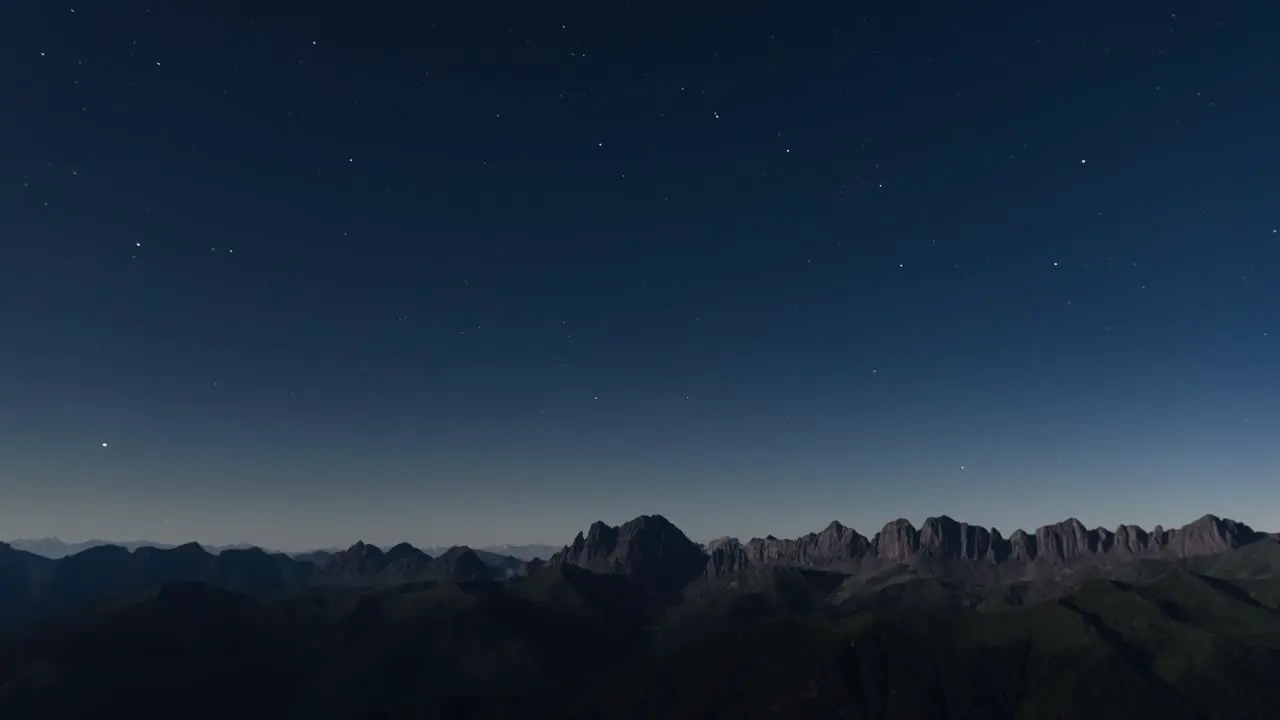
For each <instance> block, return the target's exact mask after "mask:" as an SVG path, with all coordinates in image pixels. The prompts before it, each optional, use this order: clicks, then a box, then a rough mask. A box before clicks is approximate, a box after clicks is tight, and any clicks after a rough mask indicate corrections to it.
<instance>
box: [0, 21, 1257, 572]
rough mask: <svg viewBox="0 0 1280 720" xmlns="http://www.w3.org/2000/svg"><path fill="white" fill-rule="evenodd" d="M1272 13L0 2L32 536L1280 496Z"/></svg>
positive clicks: (1158, 503) (736, 520) (573, 522)
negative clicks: (0, 3) (649, 514)
mask: <svg viewBox="0 0 1280 720" xmlns="http://www.w3.org/2000/svg"><path fill="white" fill-rule="evenodd" d="M1272 5H1273V3H1261V2H1255V3H1229V2H1228V3H1211V4H1206V3H1202V2H1176V1H1175V2H1165V3H1158V4H1152V3H1100V2H1099V3H1090V2H1085V3H1075V4H1072V6H1071V9H1070V10H1066V9H1064V8H1062V7H1058V6H1052V7H1051V6H1050V5H1048V4H1044V3H1013V2H994V3H956V2H940V1H924V0H920V1H916V2H895V3H819V4H813V5H805V4H797V3H776V2H774V3H771V2H733V3H729V2H720V1H716V2H707V3H679V4H676V3H663V2H657V3H623V2H599V1H598V0H597V1H596V2H592V3H551V4H546V3H515V2H505V1H504V2H498V3H489V4H477V3H448V4H445V5H444V6H441V5H440V4H439V3H400V4H391V5H387V6H384V7H381V8H377V9H375V8H372V7H366V6H360V7H358V8H357V7H356V6H352V5H350V4H341V5H339V4H337V3H327V2H321V3H289V2H283V1H282V0H260V1H257V2H252V3H249V2H243V3H241V2H232V3H228V2H214V0H184V2H181V3H178V2H158V1H157V2H151V3H149V4H148V3H139V2H136V1H135V0H110V2H108V1H107V0H94V1H86V2H79V3H77V2H72V1H71V0H68V1H67V2H64V3H51V2H44V1H37V0H12V1H11V2H6V3H5V4H4V8H3V10H0V250H2V251H3V252H2V254H0V537H3V538H14V537H21V536H46V535H57V536H59V537H62V538H63V539H66V540H81V539H86V538H91V537H106V538H111V539H133V538H147V539H151V540H157V541H166V542H180V541H186V540H198V541H202V542H240V541H246V542H256V543H261V544H264V545H267V546H271V547H277V548H287V549H295V548H298V549H300V548H305V547H314V546H332V545H345V544H348V543H350V542H354V541H355V540H357V539H364V540H366V541H370V542H383V543H387V542H395V541H400V540H408V541H411V542H415V543H418V544H422V545H435V544H449V543H470V544H476V545H483V544H487V543H499V542H551V543H562V542H566V541H568V540H569V539H571V538H572V536H573V534H574V533H575V532H577V531H578V530H579V529H581V528H583V527H585V526H586V525H587V524H588V523H590V522H591V521H593V520H596V519H603V520H606V521H608V522H610V523H617V522H621V521H624V520H626V519H629V518H631V517H633V516H635V515H638V514H641V513H660V514H663V515H665V516H667V517H668V518H670V519H671V520H672V521H673V522H675V523H677V524H678V525H680V526H681V527H682V528H683V529H685V530H686V532H688V534H689V535H690V536H692V537H694V538H695V539H700V540H705V539H710V538H712V537H715V536H719V535H726V534H728V535H736V536H743V537H750V536H752V535H764V534H767V533H773V534H775V535H778V536H795V535H799V534H802V533H804V532H808V531H811V530H815V531H816V530H818V529H820V528H821V527H822V526H824V525H825V524H826V523H827V522H829V521H830V520H832V519H839V520H841V521H843V522H845V523H846V524H849V525H852V526H853V527H856V528H858V529H859V530H862V531H863V532H865V533H867V534H870V533H872V532H874V531H876V530H877V529H879V527H880V526H881V525H882V524H883V523H884V522H885V521H887V520H890V519H893V518H896V517H899V516H904V517H907V518H910V519H912V520H914V521H916V522H919V521H920V520H922V519H923V518H924V517H926V516H928V515H934V514H943V513H945V514H949V515H952V516H954V517H957V518H959V519H963V520H967V521H970V522H977V523H982V524H986V525H996V526H998V527H1001V528H1003V529H1005V530H1006V531H1008V530H1012V529H1013V528H1016V527H1020V526H1021V527H1027V528H1031V527H1034V526H1036V525H1040V524H1044V523H1047V522H1053V521H1057V520H1060V519H1063V518H1065V517H1068V516H1077V517H1079V518H1081V519H1082V520H1083V521H1084V522H1085V523H1086V524H1088V525H1090V526H1093V525H1105V526H1114V525H1115V524H1117V523H1120V522H1137V523H1142V524H1145V525H1147V526H1150V525H1154V524H1157V523H1163V524H1165V525H1173V524H1181V523H1184V522H1187V521H1189V520H1191V519H1193V518H1195V517H1197V516H1199V515H1201V514H1203V513H1205V512H1214V513H1218V514H1221V515H1226V516H1229V517H1234V518H1237V519H1240V520H1243V521H1245V522H1248V523H1251V524H1254V525H1256V526H1259V527H1261V528H1264V529H1271V530H1280V482H1277V480H1280V446H1277V444H1276V442H1275V438H1276V437H1277V434H1278V432H1280V402H1278V401H1280V234H1278V232H1277V230H1278V229H1280V163H1278V161H1280V133H1277V132H1276V131H1275V129H1276V128H1277V127H1280V94H1278V93H1277V91H1276V89H1275V78H1276V77H1280V45H1277V44H1276V43H1275V42H1274V36H1275V28H1276V27H1277V25H1278V24H1280V22H1278V21H1280V7H1272Z"/></svg>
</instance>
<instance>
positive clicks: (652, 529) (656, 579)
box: [551, 515, 707, 589]
mask: <svg viewBox="0 0 1280 720" xmlns="http://www.w3.org/2000/svg"><path fill="white" fill-rule="evenodd" d="M706 562H707V556H706V554H704V553H703V551H702V548H700V547H699V546H698V545H697V543H695V542H693V541H692V540H690V539H689V538H688V537H687V536H685V534H684V533H683V532H682V531H681V530H680V528H678V527H676V526H675V525H674V524H672V523H671V522H670V521H669V520H667V519H666V518H664V517H662V516H661V515H641V516H639V517H636V518H634V519H632V520H629V521H627V522H625V523H623V524H622V525H619V526H616V527H613V526H609V525H605V524H604V523H603V522H600V521H597V522H594V523H592V524H591V526H590V527H589V528H588V529H587V533H586V535H585V536H584V535H583V534H582V533H578V535H577V537H575V538H574V541H573V544H572V545H568V546H565V547H564V548H563V549H562V550H560V552H557V553H556V554H555V555H553V556H552V558H551V563H552V564H553V565H576V566H579V567H582V568H584V569H587V570H591V571H593V572H597V573H607V574H612V575H623V576H625V577H628V578H631V579H633V580H636V581H640V582H643V583H646V584H651V585H653V586H654V587H656V588H659V589H672V588H674V587H680V586H682V585H683V584H684V583H686V582H688V581H689V580H691V579H692V578H694V577H696V576H697V575H699V574H701V573H702V571H703V567H704V566H705V565H706Z"/></svg>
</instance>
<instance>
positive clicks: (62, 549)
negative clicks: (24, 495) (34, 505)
mask: <svg viewBox="0 0 1280 720" xmlns="http://www.w3.org/2000/svg"><path fill="white" fill-rule="evenodd" d="M9 545H10V546H12V547H14V548H17V549H18V550H25V551H27V552H29V553H34V554H36V555H40V556H43V557H47V558H50V559H52V560H57V559H59V558H64V557H66V556H68V555H75V554H76V553H80V552H84V551H85V550H88V549H89V548H95V547H102V546H104V545H113V546H115V547H122V548H124V549H126V550H130V551H132V550H137V549H138V548H144V547H149V548H156V549H157V550H171V549H173V548H175V547H177V546H176V545H173V544H170V543H161V542H154V541H151V540H127V541H114V542H113V541H111V540H84V541H81V542H71V543H68V542H63V541H62V540H59V539H58V538H56V537H46V538H18V539H16V540H11V541H9ZM203 547H204V549H205V550H208V551H209V552H212V553H215V554H216V553H220V552H222V551H223V550H248V549H250V548H254V547H257V546H256V545H251V544H249V543H234V544H231V545H204V546H203ZM267 552H268V553H272V554H274V553H275V552H277V551H274V550H267Z"/></svg>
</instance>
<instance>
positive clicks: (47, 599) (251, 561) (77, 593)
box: [0, 542, 523, 630]
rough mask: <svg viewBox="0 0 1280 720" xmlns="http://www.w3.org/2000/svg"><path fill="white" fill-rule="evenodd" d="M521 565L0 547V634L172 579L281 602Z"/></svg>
mask: <svg viewBox="0 0 1280 720" xmlns="http://www.w3.org/2000/svg"><path fill="white" fill-rule="evenodd" d="M522 566H523V563H522V562H521V561H520V560H518V559H516V558H512V557H506V556H502V555H495V554H492V553H478V552H476V551H473V550H471V549H470V548H466V547H454V548H450V549H449V550H446V551H445V552H444V553H442V554H441V555H439V556H437V557H432V556H431V555H428V554H426V553H424V552H422V551H420V550H418V549H416V548H414V547H413V546H411V545H409V544H407V543H402V544H400V545H396V546H395V547H393V548H391V549H389V550H388V551H386V552H384V551H382V550H381V549H380V548H378V547H377V546H374V545H367V544H365V543H362V542H358V543H356V544H355V545H352V546H351V547H350V548H348V549H346V550H341V551H338V552H333V553H329V552H323V551H321V552H316V553H312V554H310V555H308V556H298V557H291V556H289V555H285V554H283V553H269V552H267V551H265V550H261V549H259V548H256V547H250V548H247V549H226V550H222V551H221V552H216V553H215V552H209V551H207V550H205V549H204V548H202V547H201V546H200V545H198V544H196V543H188V544H186V545H180V546H178V547H174V548H167V549H162V548H155V547H150V546H145V545H144V546H141V547H138V548H136V549H134V550H129V549H128V548H124V547H119V546H116V545H97V546H94V547H91V548H89V549H87V550H83V551H81V552H78V553H76V554H74V555H67V556H64V557H61V558H58V559H52V558H47V557H43V556H41V555H36V554H35V553H30V552H26V551H24V550H19V549H17V548H14V547H12V546H10V545H7V544H5V543H0V630H3V629H5V628H8V627H14V626H16V625H20V624H22V623H24V622H28V621H30V620H33V619H37V618H40V617H46V616H50V615H55V614H57V613H60V612H66V611H70V610H75V609H77V608H81V607H86V606H90V605H92V604H93V603H96V602H101V601H105V600H110V599H116V598H121V597H126V598H127V597H130V596H131V595H132V594H136V593H139V592H144V591H147V590H149V589H153V588H156V587H159V586H162V585H165V584H169V583H174V582H199V583H207V584H210V585H213V586H216V587H219V588H223V589H226V590H231V591H236V592H243V593H248V594H251V595H255V596H262V597H278V596H283V595H287V594H289V593H293V592H297V591H300V590H303V589H306V588H310V587H318V586H330V587H332V586H353V587H370V586H385V585H394V584H400V583H410V582H431V581H463V580H472V581H474V580H500V579H503V578H507V577H511V576H512V575H515V574H516V573H518V572H519V571H520V569H521V567H522Z"/></svg>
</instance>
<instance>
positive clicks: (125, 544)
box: [8, 537, 559, 562]
mask: <svg viewBox="0 0 1280 720" xmlns="http://www.w3.org/2000/svg"><path fill="white" fill-rule="evenodd" d="M8 544H9V546H10V547H13V548H17V549H18V550H25V551H27V552H29V553H35V554H36V555H42V556H44V557H47V558H52V559H55V560H56V559H58V558H61V557H66V556H67V555H75V554H76V553H78V552H83V551H85V550H88V549H89V548H95V547H102V546H103V545H114V546H116V547H122V548H125V549H126V550H137V549H138V548H142V547H152V548H158V549H161V550H170V549H173V548H175V547H177V546H176V545H171V544H166V543H160V542H153V541H150V540H130V541H112V540H85V541H83V542H73V543H68V542H63V541H62V540H59V539H58V538H55V537H47V538H18V539H17V540H10V541H9V543H8ZM201 547H203V548H204V549H205V550H208V551H209V552H212V553H219V552H222V551H223V550H248V549H250V548H254V547H258V546H257V545H252V544H249V543H236V544H234V545H202V546H201ZM449 547H451V546H449ZM449 547H434V548H423V551H424V552H427V553H429V554H432V555H439V554H440V553H443V552H445V551H447V550H448V549H449ZM262 549H263V550H265V551H266V552H268V553H272V554H275V553H279V552H282V551H280V550H271V549H269V548H262ZM336 550H337V549H336V548H326V549H320V550H303V551H299V552H290V553H285V554H287V555H292V556H294V557H301V556H315V555H318V554H330V553H333V552H336ZM475 550H476V552H477V553H480V554H481V557H485V556H486V555H487V556H502V557H508V558H515V559H517V560H522V561H525V562H528V561H530V560H533V559H534V558H542V559H543V560H546V559H547V558H549V557H551V555H552V554H553V553H554V552H555V551H556V550H559V548H558V547H556V546H554V545H487V546H485V547H480V548H475Z"/></svg>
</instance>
